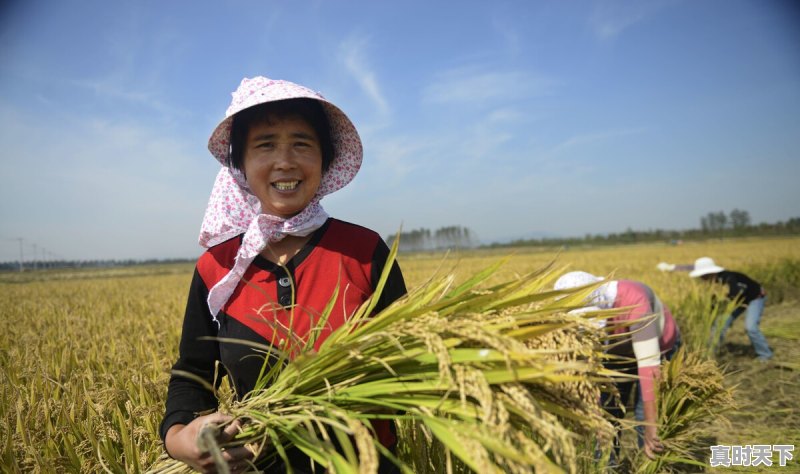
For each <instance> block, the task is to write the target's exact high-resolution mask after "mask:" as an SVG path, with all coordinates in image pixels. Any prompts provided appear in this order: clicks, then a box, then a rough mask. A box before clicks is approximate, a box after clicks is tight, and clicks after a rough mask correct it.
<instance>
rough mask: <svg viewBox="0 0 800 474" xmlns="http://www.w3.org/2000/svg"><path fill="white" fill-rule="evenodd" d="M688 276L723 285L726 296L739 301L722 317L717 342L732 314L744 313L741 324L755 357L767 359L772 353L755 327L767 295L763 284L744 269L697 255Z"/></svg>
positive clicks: (725, 330) (757, 325)
mask: <svg viewBox="0 0 800 474" xmlns="http://www.w3.org/2000/svg"><path fill="white" fill-rule="evenodd" d="M689 276H690V277H692V278H700V279H701V280H704V281H708V282H712V283H719V284H723V285H726V286H727V287H728V295H727V296H728V299H730V300H731V301H736V302H738V303H739V304H738V306H737V307H736V309H734V310H733V312H732V313H731V314H730V315H729V316H728V317H727V319H726V321H725V325H724V326H723V328H722V332H721V333H720V336H719V343H720V345H721V344H722V342H723V341H724V340H725V334H726V333H727V332H728V329H730V327H731V325H732V324H733V322H734V321H735V320H736V318H738V317H739V316H740V315H741V314H742V313H745V319H744V327H745V330H746V331H747V336H748V337H749V338H750V343H751V344H752V345H753V349H755V351H756V355H757V356H758V359H759V360H761V361H768V360H769V359H771V358H772V355H773V353H772V349H770V347H769V344H768V343H767V338H765V337H764V334H763V333H762V332H761V329H759V325H760V324H761V315H762V314H763V312H764V303H765V301H766V298H767V294H766V291H764V287H762V286H761V284H760V283H758V282H757V281H755V280H753V279H752V278H750V277H748V276H747V275H745V274H744V273H740V272H732V271H730V270H726V269H725V268H723V267H721V266H719V265H717V264H716V263H715V262H714V260H713V259H711V258H710V257H700V258H698V259H697V260H695V262H694V268H693V269H692V271H691V272H689Z"/></svg>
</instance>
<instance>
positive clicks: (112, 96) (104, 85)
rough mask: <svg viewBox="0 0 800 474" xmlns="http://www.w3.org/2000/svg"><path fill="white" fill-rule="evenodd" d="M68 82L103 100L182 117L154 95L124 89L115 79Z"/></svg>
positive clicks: (180, 113)
mask: <svg viewBox="0 0 800 474" xmlns="http://www.w3.org/2000/svg"><path fill="white" fill-rule="evenodd" d="M70 82H71V83H72V84H73V85H74V86H76V87H80V88H82V89H88V90H89V91H91V92H92V93H94V94H95V95H96V96H97V97H100V98H103V99H109V100H114V101H123V102H127V103H128V104H130V105H137V106H140V107H145V108H148V109H151V110H154V111H156V112H158V113H160V114H163V115H168V116H178V115H184V113H183V112H182V111H180V110H179V109H176V108H175V107H173V106H171V105H169V104H167V103H166V102H164V101H162V100H161V99H159V98H158V97H156V96H155V95H154V94H152V93H149V92H142V91H137V90H135V89H131V88H128V87H124V86H122V84H120V83H119V81H117V80H115V79H111V78H109V79H75V80H72V81H70Z"/></svg>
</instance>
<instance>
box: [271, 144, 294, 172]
mask: <svg viewBox="0 0 800 474" xmlns="http://www.w3.org/2000/svg"><path fill="white" fill-rule="evenodd" d="M275 160H276V162H275V166H277V167H280V168H293V167H294V166H295V159H294V153H293V151H292V147H290V146H279V147H278V149H277V150H276V157H275Z"/></svg>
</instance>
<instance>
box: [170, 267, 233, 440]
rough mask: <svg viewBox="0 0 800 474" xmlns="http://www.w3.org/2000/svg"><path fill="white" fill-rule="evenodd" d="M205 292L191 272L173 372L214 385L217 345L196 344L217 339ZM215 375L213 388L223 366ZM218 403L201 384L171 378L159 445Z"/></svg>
mask: <svg viewBox="0 0 800 474" xmlns="http://www.w3.org/2000/svg"><path fill="white" fill-rule="evenodd" d="M207 298H208V288H207V287H206V285H205V283H203V279H202V278H201V277H200V274H199V273H198V272H197V269H195V271H194V277H193V278H192V285H191V287H190V289H189V300H188V301H187V303H186V314H185V315H184V318H183V331H182V333H181V342H180V354H179V356H178V361H177V362H176V363H175V365H173V366H172V370H183V371H186V372H190V373H193V374H195V375H197V376H198V377H200V378H202V379H203V380H205V381H206V382H208V383H209V385H211V384H214V383H215V380H214V371H215V367H216V366H217V364H216V361H217V360H219V345H218V343H217V342H216V341H204V340H199V338H200V337H204V336H211V337H215V336H216V335H217V323H215V322H214V320H213V319H212V317H211V312H210V311H209V309H208V304H207V303H206V299H207ZM219 371H220V373H219V374H218V375H217V380H216V385H217V386H218V385H219V382H220V380H221V378H222V376H223V375H224V374H225V372H224V369H223V367H222V364H219ZM217 406H218V402H217V399H216V397H215V396H214V394H213V393H211V392H210V391H209V390H208V389H207V388H205V387H203V385H201V384H200V383H198V382H196V381H194V380H192V379H189V378H186V377H181V376H179V375H175V374H172V375H171V376H170V379H169V389H168V390H167V403H166V410H165V413H164V420H163V421H162V422H161V427H160V429H159V433H160V435H161V439H162V441H163V440H165V438H166V435H167V431H168V430H169V428H170V427H171V426H172V425H174V424H178V423H180V424H188V423H189V422H191V421H192V420H193V419H194V418H195V417H196V416H197V414H198V413H200V412H203V411H207V410H213V409H216V408H217Z"/></svg>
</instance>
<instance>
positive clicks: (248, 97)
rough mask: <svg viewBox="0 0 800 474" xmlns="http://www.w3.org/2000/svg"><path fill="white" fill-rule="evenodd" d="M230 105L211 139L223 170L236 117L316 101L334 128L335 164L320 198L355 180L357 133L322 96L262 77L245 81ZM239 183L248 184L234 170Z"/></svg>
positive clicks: (322, 185) (358, 156) (360, 152)
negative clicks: (258, 108)
mask: <svg viewBox="0 0 800 474" xmlns="http://www.w3.org/2000/svg"><path fill="white" fill-rule="evenodd" d="M232 96H233V99H232V100H231V105H230V106H229V107H228V110H227V111H226V112H225V119H224V120H223V121H222V122H220V124H219V125H217V128H216V129H214V132H213V133H212V134H211V138H209V139H208V150H209V151H210V152H211V154H212V155H214V157H215V158H216V159H217V160H218V161H219V162H220V163H222V165H223V166H227V161H228V154H229V153H230V146H231V124H232V123H233V116H234V115H235V114H237V113H238V112H241V111H242V110H244V109H246V108H249V107H253V106H255V105H259V104H264V103H267V102H275V101H278V100H285V99H299V98H307V99H315V100H318V101H320V102H321V103H322V108H323V109H324V110H325V113H326V115H327V116H328V121H329V122H330V126H331V141H332V142H333V160H332V161H331V165H330V167H329V168H328V170H327V171H326V172H325V174H324V175H323V176H322V181H321V182H320V185H319V189H318V190H317V195H318V196H319V197H322V196H325V195H328V194H330V193H332V192H334V191H337V190H339V189H341V188H343V187H344V186H346V185H347V184H348V183H349V182H350V181H352V180H353V178H354V177H355V175H356V173H358V170H359V168H360V167H361V160H362V158H363V147H362V145H361V138H360V137H359V136H358V131H356V127H355V126H354V125H353V122H351V121H350V119H349V118H347V115H345V113H344V112H342V111H341V110H340V109H339V108H338V107H336V106H335V105H333V104H332V103H330V102H329V101H328V100H327V99H326V98H325V97H323V96H322V94H320V93H319V92H314V91H312V90H311V89H309V88H307V87H303V86H301V85H298V84H295V83H293V82H289V81H282V80H274V79H269V78H266V77H262V76H257V77H254V78H252V79H248V78H244V79H242V83H241V84H239V87H238V88H237V89H236V90H235V91H234V92H233V94H232ZM230 171H231V174H233V176H234V178H235V179H236V181H237V182H238V183H239V184H240V185H242V186H243V187H244V188H245V189H246V188H247V183H246V182H245V180H244V176H242V175H241V173H240V172H238V170H233V169H231V170H230Z"/></svg>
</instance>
